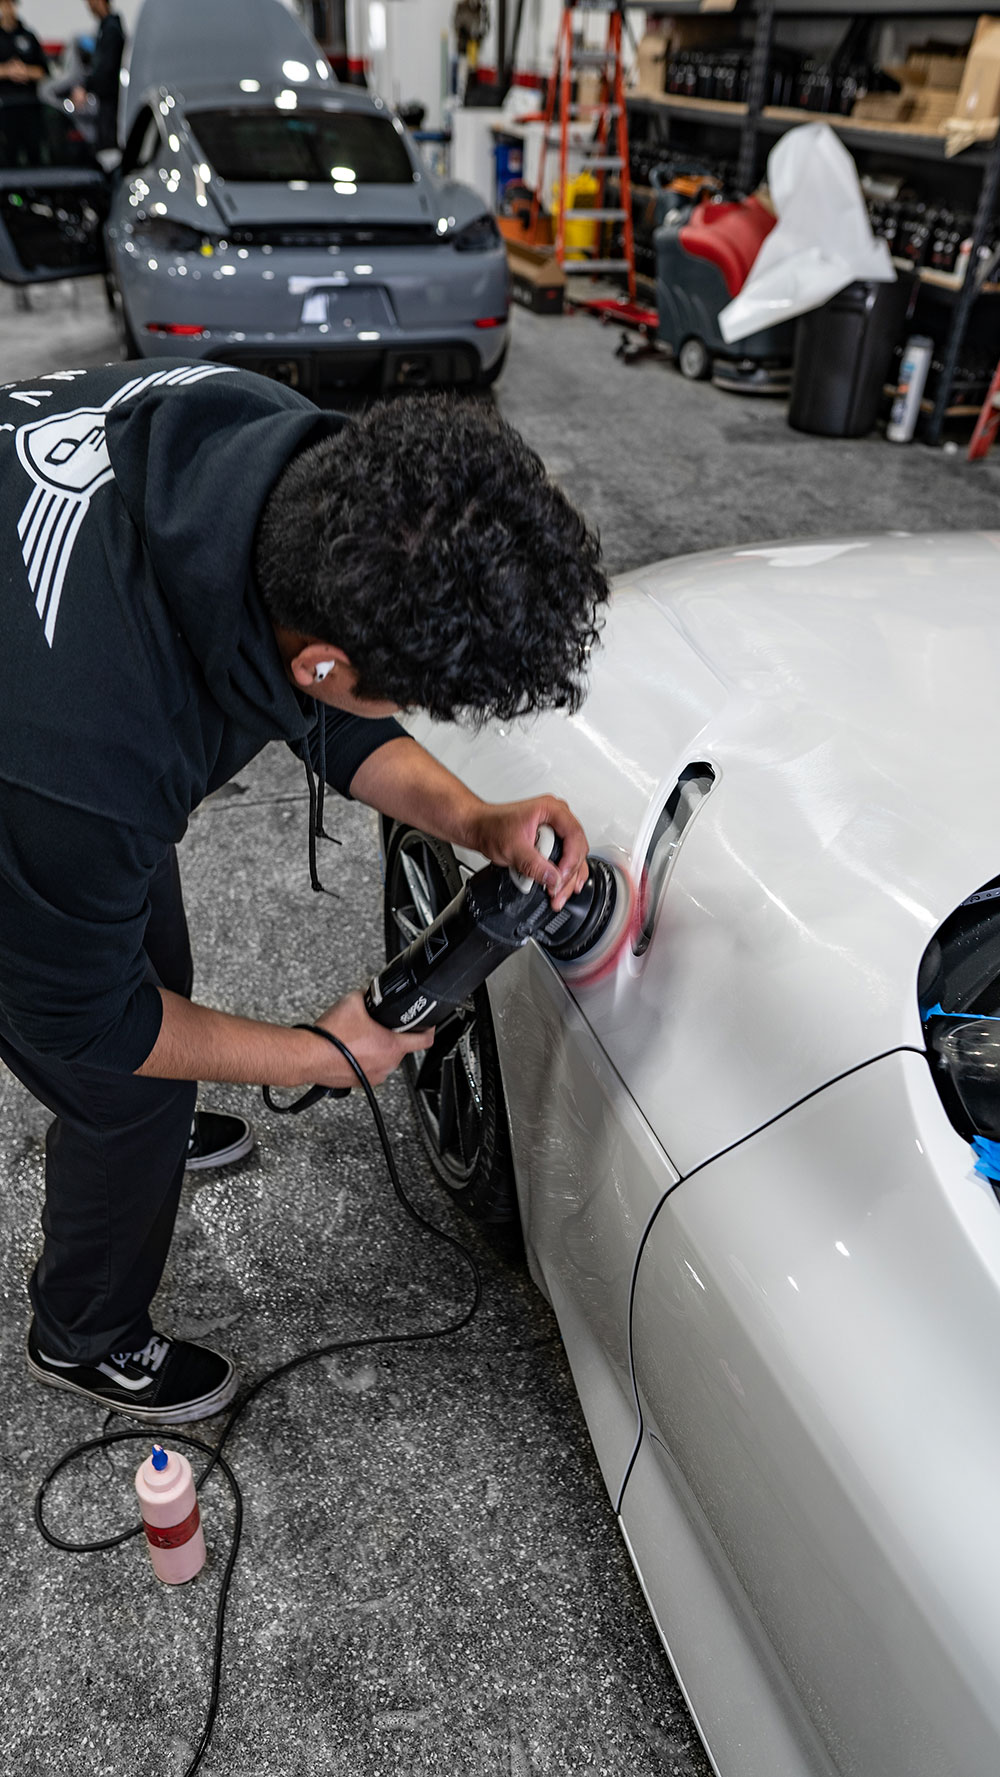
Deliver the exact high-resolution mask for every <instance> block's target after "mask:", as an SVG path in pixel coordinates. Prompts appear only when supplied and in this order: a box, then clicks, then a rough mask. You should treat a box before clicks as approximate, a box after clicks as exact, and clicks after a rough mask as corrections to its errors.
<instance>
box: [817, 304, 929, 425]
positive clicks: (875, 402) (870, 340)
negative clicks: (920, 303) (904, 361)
mask: <svg viewBox="0 0 1000 1777" xmlns="http://www.w3.org/2000/svg"><path fill="white" fill-rule="evenodd" d="M915 282H916V280H915V278H914V276H913V273H912V272H909V271H903V272H898V273H897V276H896V282H895V283H894V284H874V283H857V284H848V285H847V287H846V289H844V290H841V291H839V292H838V294H837V295H836V296H832V297H831V298H830V301H829V302H825V303H824V304H823V306H822V308H818V309H813V310H811V312H810V313H809V314H807V315H803V316H802V317H801V319H800V321H799V326H798V332H797V334H796V339H795V362H794V366H793V369H792V392H791V397H790V400H789V403H788V423H789V425H790V426H794V427H795V428H796V431H799V432H819V433H821V434H822V435H823V436H824V437H826V438H861V437H863V436H864V434H865V433H866V432H870V431H871V429H872V427H873V426H874V424H875V420H876V417H877V415H878V410H879V403H880V401H881V399H882V388H883V385H884V383H885V380H886V377H887V375H888V373H889V368H890V365H891V363H892V352H893V347H894V346H895V345H896V343H897V342H898V340H899V339H900V337H901V335H902V333H903V331H904V329H905V327H906V316H907V310H908V308H909V304H910V298H911V296H912V294H913V289H914V284H915Z"/></svg>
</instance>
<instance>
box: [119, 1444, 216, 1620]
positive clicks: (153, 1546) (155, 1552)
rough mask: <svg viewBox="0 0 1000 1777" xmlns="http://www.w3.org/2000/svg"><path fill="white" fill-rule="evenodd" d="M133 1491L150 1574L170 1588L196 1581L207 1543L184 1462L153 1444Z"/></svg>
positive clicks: (137, 1473) (182, 1459) (170, 1451)
mask: <svg viewBox="0 0 1000 1777" xmlns="http://www.w3.org/2000/svg"><path fill="white" fill-rule="evenodd" d="M135 1490H136V1492H137V1494H138V1495H139V1504H140V1506H141V1508H142V1526H143V1529H144V1530H145V1532H146V1543H147V1546H148V1548H149V1558H150V1560H151V1561H152V1563H153V1572H154V1573H155V1574H156V1576H157V1578H158V1579H161V1580H165V1581H166V1583H167V1585H168V1586H179V1585H181V1584H182V1583H183V1582H184V1580H192V1579H194V1576H195V1574H196V1573H200V1571H201V1569H202V1568H203V1567H204V1565H205V1558H206V1557H205V1537H204V1533H203V1531H202V1528H201V1517H200V1514H199V1511H198V1501H197V1498H196V1496H195V1490H194V1477H193V1476H192V1474H191V1464H190V1463H189V1461H188V1459H187V1457H186V1456H181V1455H179V1454H178V1452H177V1451H175V1450H164V1448H163V1446H162V1444H154V1445H153V1453H152V1455H151V1456H147V1458H146V1460H145V1462H143V1463H140V1464H139V1467H138V1469H137V1470H136V1476H135Z"/></svg>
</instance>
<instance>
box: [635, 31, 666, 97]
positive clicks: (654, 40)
mask: <svg viewBox="0 0 1000 1777" xmlns="http://www.w3.org/2000/svg"><path fill="white" fill-rule="evenodd" d="M669 52H670V45H669V42H668V40H667V38H666V37H664V35H663V33H662V32H661V31H647V32H646V35H645V37H641V38H640V39H639V47H638V51H637V57H636V91H637V92H640V93H645V94H646V95H647V97H650V98H655V97H656V95H657V94H658V93H662V92H663V91H664V88H665V87H666V83H667V56H668V54H669Z"/></svg>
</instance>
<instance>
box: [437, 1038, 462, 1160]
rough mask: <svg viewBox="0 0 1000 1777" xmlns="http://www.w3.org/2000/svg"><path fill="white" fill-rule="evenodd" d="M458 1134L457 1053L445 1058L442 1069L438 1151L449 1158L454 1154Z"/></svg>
mask: <svg viewBox="0 0 1000 1777" xmlns="http://www.w3.org/2000/svg"><path fill="white" fill-rule="evenodd" d="M457 1134H458V1104H457V1101H456V1093H455V1053H454V1050H452V1052H451V1054H450V1055H446V1056H445V1057H444V1063H443V1066H442V1068H441V1097H440V1100H439V1103H438V1150H439V1152H440V1153H441V1154H442V1155H444V1157H445V1158H448V1157H449V1156H450V1155H452V1154H453V1152H454V1144H455V1140H456V1136H457ZM463 1158H464V1156H463Z"/></svg>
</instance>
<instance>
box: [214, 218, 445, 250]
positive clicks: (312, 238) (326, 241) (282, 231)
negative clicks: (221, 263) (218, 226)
mask: <svg viewBox="0 0 1000 1777" xmlns="http://www.w3.org/2000/svg"><path fill="white" fill-rule="evenodd" d="M228 238H229V240H230V242H231V243H232V245H233V246H234V247H299V248H301V247H318V248H324V247H432V246H434V244H435V242H436V241H438V240H439V239H440V236H439V235H438V233H437V230H436V229H435V228H434V226H433V225H432V224H431V223H429V222H426V223H425V222H412V223H411V222H377V223H371V224H370V225H369V226H367V227H365V226H364V225H363V224H360V223H352V224H351V225H350V227H345V226H335V225H334V224H332V223H331V224H330V226H329V227H326V226H324V225H322V224H317V225H316V226H315V227H309V228H283V227H281V226H280V225H271V226H256V227H253V228H231V229H230V230H229V237H228Z"/></svg>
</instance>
